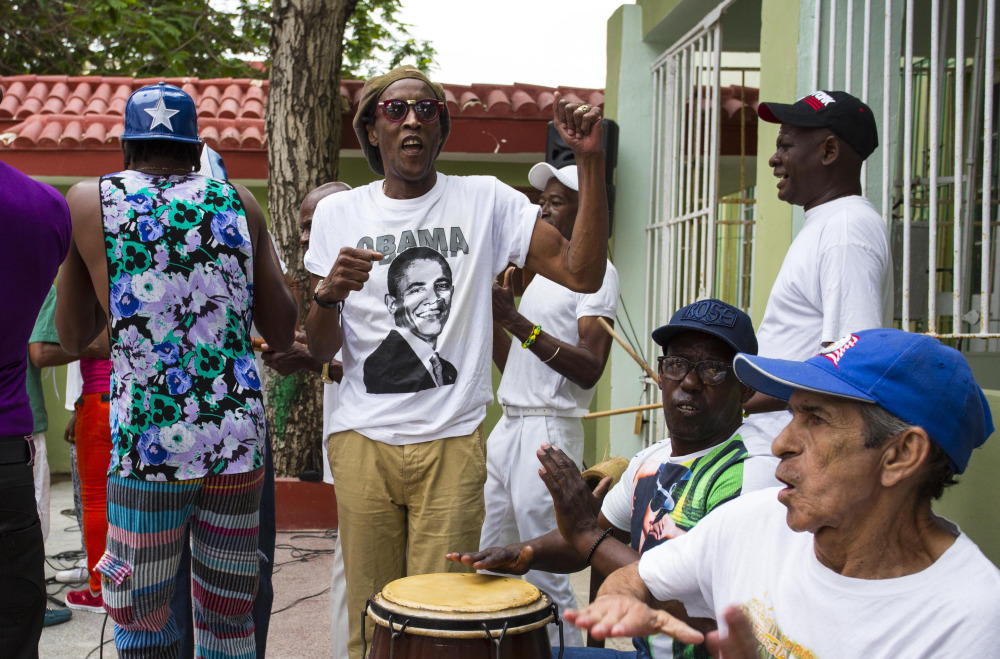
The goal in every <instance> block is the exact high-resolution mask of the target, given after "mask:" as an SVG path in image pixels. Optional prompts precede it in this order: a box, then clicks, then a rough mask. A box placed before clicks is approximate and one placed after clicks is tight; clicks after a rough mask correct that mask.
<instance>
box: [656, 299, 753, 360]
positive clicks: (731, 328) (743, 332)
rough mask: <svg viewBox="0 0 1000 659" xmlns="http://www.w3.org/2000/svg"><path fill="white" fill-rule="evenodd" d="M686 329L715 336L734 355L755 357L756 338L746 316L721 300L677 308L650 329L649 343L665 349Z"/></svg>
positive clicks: (711, 300)
mask: <svg viewBox="0 0 1000 659" xmlns="http://www.w3.org/2000/svg"><path fill="white" fill-rule="evenodd" d="M690 330H694V331H696V332H705V333H706V334H711V335H712V336H716V337H718V338H720V339H722V340H723V341H725V342H726V343H728V344H729V345H730V346H732V347H733V349H734V350H736V352H746V353H749V354H751V355H756V354H757V335H756V334H754V331H753V321H751V320H750V316H748V315H747V314H746V313H745V312H744V311H742V310H740V309H737V308H736V307H734V306H732V305H731V304H726V303H725V302H723V301H722V300H716V299H714V298H711V299H708V300H699V301H697V302H694V303H692V304H689V305H687V306H686V307H681V308H680V309H678V310H677V311H676V312H675V313H674V315H673V316H671V317H670V322H669V323H667V324H666V325H664V326H663V327H658V328H656V329H655V330H653V340H654V341H656V342H657V343H658V344H659V345H661V346H663V347H664V348H665V347H666V346H667V343H669V342H670V339H671V338H673V336H674V335H675V334H679V333H681V332H687V331H690Z"/></svg>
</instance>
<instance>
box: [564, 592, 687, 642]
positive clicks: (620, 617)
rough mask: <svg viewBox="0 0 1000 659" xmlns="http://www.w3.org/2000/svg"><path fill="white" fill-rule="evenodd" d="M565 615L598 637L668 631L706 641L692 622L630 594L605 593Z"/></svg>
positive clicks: (570, 620) (675, 634)
mask: <svg viewBox="0 0 1000 659" xmlns="http://www.w3.org/2000/svg"><path fill="white" fill-rule="evenodd" d="M564 615H565V618H566V620H567V622H570V623H572V624H574V625H576V626H577V627H579V628H580V629H586V630H588V631H589V632H590V635H591V636H593V637H594V638H596V639H604V638H608V637H610V636H633V637H634V636H654V635H656V634H666V635H667V636H670V637H671V638H676V639H677V640H678V641H680V642H681V643H693V644H699V643H702V642H704V640H705V636H704V634H702V633H701V632H699V631H698V630H696V629H695V628H693V627H691V626H690V625H688V624H686V623H684V622H681V621H680V620H678V619H677V618H675V617H674V616H672V615H670V614H669V613H667V612H666V611H661V610H659V609H653V608H650V607H649V606H647V605H646V604H644V603H642V602H640V601H639V600H637V599H635V598H634V597H629V596H628V595H602V596H600V597H598V598H597V599H595V600H594V601H593V602H592V603H591V604H590V606H588V607H587V608H585V609H581V610H579V611H577V610H574V609H567V610H566V612H565V614H564Z"/></svg>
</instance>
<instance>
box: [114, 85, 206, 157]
mask: <svg viewBox="0 0 1000 659" xmlns="http://www.w3.org/2000/svg"><path fill="white" fill-rule="evenodd" d="M121 139H122V141H123V142H124V141H126V140H172V141H175V142H188V143H191V144H201V138H199V137H198V108H196V107H195V104H194V100H193V99H192V98H191V97H190V96H188V94H187V93H186V92H184V91H183V90H181V89H180V88H178V87H174V86H173V85H168V84H167V83H165V82H161V83H160V84H158V85H147V86H145V87H142V88H141V89H137V90H136V91H134V92H133V93H132V95H131V96H129V97H128V102H127V103H126V104H125V132H124V133H122V137H121Z"/></svg>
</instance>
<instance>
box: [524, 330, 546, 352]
mask: <svg viewBox="0 0 1000 659" xmlns="http://www.w3.org/2000/svg"><path fill="white" fill-rule="evenodd" d="M541 333H542V326H541V325H535V326H533V327H532V328H531V334H529V335H528V338H526V339H525V340H524V343H522V344H521V347H522V348H530V347H531V346H532V345H534V343H535V339H537V338H538V335H539V334H541Z"/></svg>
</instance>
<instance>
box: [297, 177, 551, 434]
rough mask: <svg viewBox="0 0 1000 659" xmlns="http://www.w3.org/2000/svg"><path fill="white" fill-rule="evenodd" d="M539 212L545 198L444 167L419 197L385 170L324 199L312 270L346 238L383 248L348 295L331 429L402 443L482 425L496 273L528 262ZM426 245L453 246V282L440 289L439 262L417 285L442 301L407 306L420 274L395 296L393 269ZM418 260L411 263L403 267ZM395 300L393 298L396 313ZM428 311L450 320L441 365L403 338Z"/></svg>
mask: <svg viewBox="0 0 1000 659" xmlns="http://www.w3.org/2000/svg"><path fill="white" fill-rule="evenodd" d="M537 217H538V207H537V206H535V205H533V204H531V203H530V202H529V201H528V199H527V197H525V196H524V195H523V194H521V193H520V192H518V191H516V190H514V189H513V188H511V187H509V186H507V185H505V184H503V183H501V182H500V181H498V180H497V179H495V178H493V177H487V176H461V177H460V176H447V175H444V174H440V173H438V175H437V181H436V183H435V185H434V187H433V188H432V189H431V190H430V191H429V192H428V193H427V194H425V195H423V196H422V197H419V198H417V199H390V198H388V197H386V196H385V195H384V194H383V193H382V184H381V181H376V182H374V183H371V184H369V185H366V186H364V187H361V188H355V189H354V190H348V191H346V192H341V193H340V194H335V195H330V196H328V197H326V198H325V199H323V200H321V201H320V202H319V204H317V206H316V213H315V215H314V216H313V226H312V236H311V239H310V241H309V250H308V251H307V252H306V255H305V266H306V269H308V270H309V272H311V273H313V274H315V275H318V276H320V277H325V276H326V275H327V274H329V272H330V268H331V267H332V266H333V263H334V261H335V260H336V258H337V255H338V253H339V252H340V248H341V247H345V246H346V247H354V248H367V249H375V250H377V251H379V252H381V253H382V254H383V255H384V258H383V259H382V261H381V262H379V263H376V264H374V267H373V269H372V271H371V273H370V278H369V280H368V281H367V282H365V285H364V288H363V289H362V290H361V291H355V292H352V293H351V294H350V295H349V296H348V297H347V300H346V302H345V304H344V310H343V314H342V316H341V325H342V328H343V333H344V344H343V362H344V379H343V381H342V382H341V385H340V405H339V406H338V407H337V409H336V411H335V412H334V414H333V417H332V420H331V426H330V431H331V432H339V431H342V430H348V429H351V430H356V431H357V432H359V433H361V434H363V435H365V436H366V437H370V438H372V439H375V440H377V441H380V442H385V443H387V444H396V445H403V444H414V443H418V442H425V441H430V440H434V439H440V438H443V437H455V436H460V435H467V434H469V433H471V432H472V431H473V430H475V429H476V427H477V426H478V425H479V424H480V422H481V421H482V420H483V418H484V417H485V416H486V406H487V405H489V404H490V403H491V402H492V399H493V392H492V387H491V376H490V352H491V349H492V340H493V333H492V330H493V324H492V323H493V310H492V285H493V279H494V278H495V277H496V276H497V275H498V274H499V273H500V272H501V271H502V270H503V269H504V268H505V267H506V266H507V264H508V263H514V264H515V265H517V266H523V265H524V260H525V258H526V257H527V254H528V247H529V245H530V243H531V235H532V232H533V231H534V227H535V221H536V219H537ZM419 247H425V249H423V250H422V252H423V253H427V252H430V251H434V252H437V253H440V254H441V255H442V256H444V257H445V260H446V261H447V264H448V266H449V269H450V271H451V280H452V283H453V291H452V292H451V293H450V294H449V293H447V291H443V290H441V289H440V288H439V285H440V282H441V278H442V277H443V276H445V273H444V269H443V268H442V267H441V266H440V265H436V266H434V268H436V270H434V272H435V274H431V275H428V276H425V277H423V278H424V279H427V280H428V281H427V282H416V284H419V285H420V286H423V288H422V289H420V290H418V293H416V294H415V295H414V296H413V297H422V298H429V297H431V293H434V294H435V295H436V296H437V297H436V301H435V302H434V303H433V304H432V305H431V306H430V307H428V306H425V305H423V303H421V306H419V307H415V308H414V307H412V306H410V307H408V301H407V299H408V298H407V294H406V291H408V290H409V289H410V287H411V284H414V282H411V281H408V280H407V278H406V277H405V276H404V277H403V278H402V279H400V280H399V284H400V287H401V289H406V291H403V293H402V294H401V295H400V297H401V298H403V299H402V300H398V301H397V300H395V299H394V298H392V296H390V295H389V282H388V274H389V270H390V268H391V265H390V264H391V263H392V262H393V261H394V260H395V259H396V258H399V255H400V254H402V253H404V252H405V250H407V249H411V248H419ZM420 263H421V265H422V266H427V267H428V268H429V267H430V264H432V263H435V261H434V260H433V259H430V258H423V257H421V260H420ZM412 269H413V270H414V271H416V269H417V267H416V266H415V265H414V266H412ZM393 270H394V271H396V269H393ZM410 270H411V266H407V268H405V269H403V275H406V273H407V272H410ZM412 278H413V277H411V279H412ZM418 288H419V286H418ZM420 291H423V292H420ZM390 303H394V304H395V305H396V307H395V308H396V310H397V311H396V313H395V317H394V314H393V313H391V312H390V311H389V308H390ZM428 308H431V311H430V312H428V311H427V309H428ZM445 313H446V314H447V315H446V317H444V316H443V314H445ZM421 314H424V315H427V314H431V315H433V316H434V318H436V320H437V321H438V324H440V323H442V322H443V325H444V327H443V330H441V331H440V334H439V335H438V336H437V337H436V342H435V344H434V345H433V346H431V347H432V348H433V350H434V352H436V353H437V357H436V360H438V361H439V363H440V365H441V368H440V372H438V373H431V372H430V371H429V370H428V369H427V368H426V367H425V366H424V365H422V364H421V363H420V362H419V360H418V359H417V357H416V355H414V354H413V351H412V350H411V349H410V348H409V347H408V344H407V343H406V341H405V340H404V337H403V334H404V333H406V332H410V330H409V329H407V327H408V326H412V324H416V325H418V326H419V325H420V323H422V322H423V316H422V315H421ZM442 317H444V320H443V321H442V320H441V319H442ZM434 318H432V319H431V321H432V322H431V324H433V320H434ZM397 322H398V323H399V324H397ZM407 323H410V325H407ZM411 338H412V337H411ZM428 345H431V344H428ZM366 375H367V378H366ZM407 388H409V390H407V391H401V390H402V389H407ZM379 391H389V392H390V393H376V392H379Z"/></svg>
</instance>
